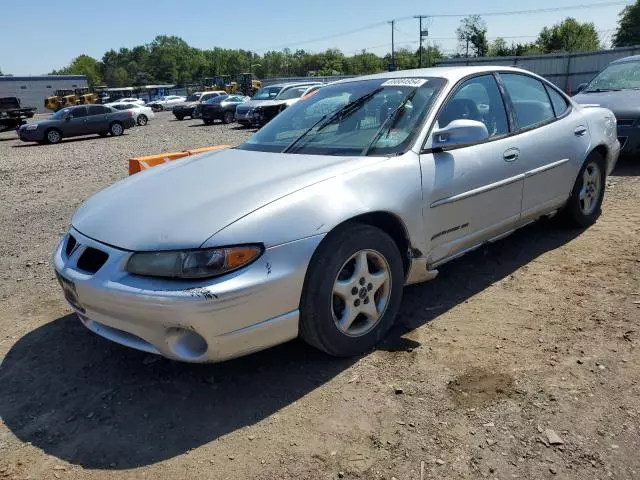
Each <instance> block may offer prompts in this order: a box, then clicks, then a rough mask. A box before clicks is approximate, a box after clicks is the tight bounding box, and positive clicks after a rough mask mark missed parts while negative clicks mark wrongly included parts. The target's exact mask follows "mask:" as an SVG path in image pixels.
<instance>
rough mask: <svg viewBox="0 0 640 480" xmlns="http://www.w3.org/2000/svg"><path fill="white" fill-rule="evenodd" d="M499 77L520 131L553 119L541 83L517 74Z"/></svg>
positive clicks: (502, 74)
mask: <svg viewBox="0 0 640 480" xmlns="http://www.w3.org/2000/svg"><path fill="white" fill-rule="evenodd" d="M500 77H502V81H503V82H504V86H505V88H506V90H507V93H509V96H510V97H511V103H512V104H513V110H514V111H515V114H516V120H517V121H518V127H519V128H520V129H525V128H533V127H535V126H536V125H540V124H541V123H544V122H547V121H549V120H552V119H554V118H555V115H554V113H553V107H552V106H551V101H550V100H549V95H547V90H546V88H545V87H544V85H543V84H542V82H540V81H539V80H536V79H535V78H532V77H529V76H527V75H520V74H517V73H501V74H500Z"/></svg>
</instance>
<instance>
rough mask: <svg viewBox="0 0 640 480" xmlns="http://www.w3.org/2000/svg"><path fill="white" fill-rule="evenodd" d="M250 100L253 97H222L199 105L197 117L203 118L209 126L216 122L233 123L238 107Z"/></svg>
mask: <svg viewBox="0 0 640 480" xmlns="http://www.w3.org/2000/svg"><path fill="white" fill-rule="evenodd" d="M250 99H251V97H245V96H244V95H220V96H219V97H215V98H210V99H209V100H207V101H206V102H202V103H201V104H200V105H198V106H197V107H196V115H197V116H199V117H201V118H202V120H203V121H204V123H205V124H207V125H212V124H213V122H214V121H215V120H221V121H222V123H232V122H233V121H234V119H235V114H236V107H237V106H238V105H240V104H242V103H244V102H247V101H249V100H250Z"/></svg>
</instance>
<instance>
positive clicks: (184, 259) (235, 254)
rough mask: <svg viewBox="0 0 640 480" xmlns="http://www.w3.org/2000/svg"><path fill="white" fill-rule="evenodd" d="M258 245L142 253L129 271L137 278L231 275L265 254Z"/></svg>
mask: <svg viewBox="0 0 640 480" xmlns="http://www.w3.org/2000/svg"><path fill="white" fill-rule="evenodd" d="M262 251H263V249H262V247H260V246H258V245H242V246H237V247H226V248H207V249H202V250H186V251H168V252H140V253H134V254H133V255H132V256H131V258H130V259H129V261H128V262H127V271H128V272H129V273H133V274H136V275H145V276H150V277H169V278H209V277H217V276H219V275H222V274H225V273H229V272H232V271H234V270H237V269H238V268H241V267H244V266H245V265H248V264H250V263H251V262H253V261H254V260H256V259H257V258H258V257H259V256H260V255H261V254H262Z"/></svg>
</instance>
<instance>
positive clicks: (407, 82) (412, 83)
mask: <svg viewBox="0 0 640 480" xmlns="http://www.w3.org/2000/svg"><path fill="white" fill-rule="evenodd" d="M427 82H428V80H427V79H426V78H392V79H390V80H387V81H386V82H384V83H382V84H381V85H380V86H381V87H421V86H422V85H424V84H425V83H427Z"/></svg>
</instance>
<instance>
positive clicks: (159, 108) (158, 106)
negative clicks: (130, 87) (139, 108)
mask: <svg viewBox="0 0 640 480" xmlns="http://www.w3.org/2000/svg"><path fill="white" fill-rule="evenodd" d="M152 108H153V111H154V112H161V111H162V110H164V107H163V106H162V105H154V106H153V107H152Z"/></svg>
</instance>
